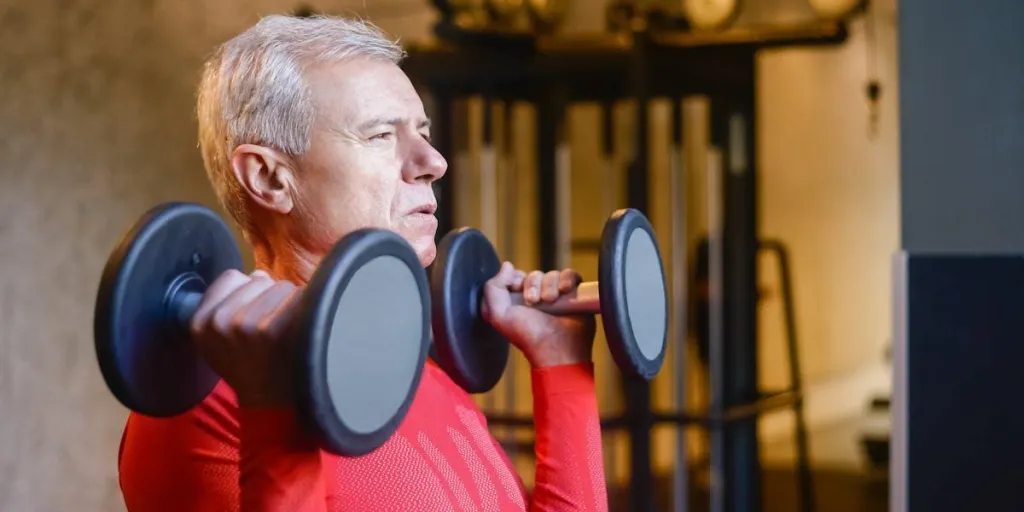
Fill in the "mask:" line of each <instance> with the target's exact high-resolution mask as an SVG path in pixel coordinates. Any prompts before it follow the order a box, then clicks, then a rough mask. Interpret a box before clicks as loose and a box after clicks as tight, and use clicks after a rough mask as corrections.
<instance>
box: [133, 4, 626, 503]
mask: <svg viewBox="0 0 1024 512" xmlns="http://www.w3.org/2000/svg"><path fill="white" fill-rule="evenodd" d="M402 56H403V52H402V50H401V48H400V47H399V46H397V45H396V44H395V43H393V42H392V41H389V40H388V39H386V38H385V37H384V36H383V35H382V34H381V33H380V32H379V31H378V30H377V29H375V28H374V27H373V26H371V25H369V24H366V23H363V22H359V21H353V20H347V19H337V18H327V17H319V18H312V19H299V18H291V17H283V16H270V17H267V18H264V19H263V20H262V21H260V22H259V23H258V24H256V25H255V26H253V27H252V28H250V29H249V30H247V31H245V32H244V33H242V34H240V35H238V36H237V37H235V38H233V39H231V40H230V41H228V42H227V43H225V44H224V45H223V46H221V47H220V48H219V49H218V51H217V52H216V53H215V54H214V55H213V56H212V57H211V59H210V60H209V62H208V63H207V65H206V68H205V73H204V75H203V78H202V83H201V85H200V90H199V96H198V115H199V135H200V146H201V149H202V154H203V159H204V162H205V165H206V169H207V172H208V175H209V177H210V180H211V182H212V184H213V187H214V188H215V190H216V192H217V194H218V196H219V197H220V199H221V201H222V202H223V205H224V207H225V209H226V210H227V211H228V212H229V213H230V214H231V215H232V217H233V218H234V219H235V220H236V221H237V222H238V223H239V225H240V226H241V228H242V231H243V232H244V234H245V238H246V240H247V241H248V243H249V244H250V245H251V246H252V249H253V251H254V254H255V256H256V266H257V270H256V271H255V272H253V273H252V274H250V275H243V274H241V273H237V272H229V273H227V274H225V275H223V276H222V277H220V278H219V279H218V280H217V281H215V282H214V283H213V284H212V285H211V287H210V288H209V290H208V291H207V292H206V294H205V295H204V298H203V302H202V304H201V305H200V307H199V310H198V311H197V312H196V314H195V316H194V318H193V320H192V326H191V327H192V330H193V334H194V337H195V340H196V343H197V344H198V345H199V347H200V350H201V351H202V353H203V355H204V357H205V358H206V360H207V361H208V363H209V364H210V366H211V367H212V368H213V369H214V370H216V371H217V373H218V374H219V375H220V376H221V377H222V378H223V381H222V382H221V383H220V384H219V385H218V386H217V388H216V389H215V391H214V393H213V394H212V395H211V396H210V397H208V398H207V399H206V400H205V401H204V402H203V403H202V404H200V405H199V406H198V407H196V408H194V409H193V410H191V411H190V412H188V413H185V414H182V415H180V416H176V417H173V418H169V419H167V418H165V419H156V418H150V417H146V416H142V415H139V414H135V413H132V414H131V415H130V416H129V418H128V422H127V425H126V428H125V432H124V435H123V437H122V440H121V450H120V454H119V469H120V482H121V488H122V491H123V493H124V498H125V502H126V504H127V507H128V509H129V510H131V511H161V510H166V511H174V512H180V511H185V510H189V511H197V510H200V511H205V510H209V511H218V512H220V511H229V510H239V509H245V510H282V511H284V510H287V511H302V512H304V511H341V510H346V511H347V510H366V511H384V510H395V511H413V510H459V511H475V510H480V511H491V510H606V509H607V496H606V489H605V482H604V469H603V462H602V454H601V444H600V425H599V422H598V415H597V402H596V396H595V392H594V380H593V367H592V363H591V348H592V343H593V337H594V329H595V326H594V320H593V318H587V317H581V318H565V317H563V318H556V317H553V316H549V315H547V314H544V313H541V312H540V311H538V310H535V309H533V308H529V307H524V306H518V305H512V303H511V300H510V292H513V291H521V292H522V293H523V294H524V297H525V299H526V301H527V302H528V303H529V302H540V301H553V300H555V299H556V298H558V297H559V296H560V295H562V294H565V293H568V292H570V291H572V290H573V289H574V288H575V287H576V286H577V285H578V284H579V281H580V279H579V276H578V275H577V274H576V273H575V272H572V271H554V272H547V273H543V272H530V273H525V272H521V271H519V270H516V269H515V268H513V266H512V265H511V264H509V263H506V264H504V266H503V267H502V269H501V271H500V272H499V273H498V275H496V276H495V277H494V278H493V279H492V280H491V281H490V282H489V283H488V285H487V286H486V289H485V299H484V302H485V304H484V310H485V312H484V314H485V318H486V319H487V321H488V322H490V323H491V324H493V325H494V326H495V328H496V329H497V330H498V331H499V332H501V333H503V334H504V335H505V336H507V337H508V338H509V340H510V341H511V342H512V343H513V344H514V345H515V346H516V347H518V348H519V349H520V350H521V351H522V352H523V353H524V355H525V356H526V358H527V360H528V361H529V362H530V364H531V367H532V368H531V379H532V384H533V400H534V421H535V427H536V432H537V445H536V446H537V447H536V451H537V453H536V456H537V467H536V478H535V481H536V483H535V488H534V490H533V493H532V494H528V493H527V492H526V490H525V487H524V485H523V483H522V480H521V479H520V478H519V477H518V476H517V475H516V472H515V470H514V468H513V466H512V465H511V464H510V462H509V460H508V458H507V457H506V456H505V454H504V453H503V452H502V450H501V449H500V447H499V446H498V444H497V443H496V442H495V440H494V439H493V438H492V437H491V436H490V434H489V432H488V430H487V425H486V421H485V418H484V416H483V415H482V414H481V412H480V410H479V409H478V408H477V407H476V405H475V403H474V402H473V400H472V399H471V398H470V397H469V396H468V395H467V394H466V392H464V391H463V390H462V389H460V388H458V387H457V386H456V385H455V384H454V383H453V382H452V381H451V380H450V379H449V378H448V376H447V375H446V374H445V373H444V372H443V371H442V370H440V369H439V368H438V367H437V366H435V365H434V364H433V363H428V365H427V367H426V368H425V370H424V374H423V378H422V381H421V383H420V386H419V389H418V390H417V392H416V396H415V399H414V401H413V403H412V406H411V408H410V410H409V412H408V415H407V416H406V419H405V420H404V422H403V423H402V425H401V426H400V427H399V429H398V430H397V432H396V433H395V434H394V435H393V436H392V437H391V439H389V440H388V441H387V442H386V443H385V444H384V445H383V446H382V447H381V448H380V449H378V450H377V451H375V452H373V453H371V454H369V455H367V456H364V457H356V458H345V457H337V456H334V455H331V454H329V453H326V452H323V451H321V450H320V449H319V448H318V446H317V444H316V440H315V439H313V438H311V437H310V436H309V435H308V434H307V433H306V432H304V430H303V429H302V428H301V427H300V424H299V420H298V418H297V413H296V412H295V410H294V406H293V403H292V397H293V396H294V395H295V393H294V391H293V389H292V386H293V384H292V382H293V379H292V376H291V375H289V373H288V368H287V367H286V366H287V365H282V364H281V361H282V360H284V359H285V358H286V355H285V352H286V351H287V350H288V344H287V340H285V339H283V337H282V336H281V335H280V331H281V326H282V325H285V324H286V323H287V319H288V311H289V308H288V305H289V304H291V303H292V302H291V301H292V300H293V299H294V297H296V296H297V294H298V293H300V291H301V287H302V284H303V283H305V282H306V281H307V280H308V279H309V278H310V276H311V274H312V273H313V270H314V269H315V267H316V265H317V264H318V262H319V260H320V258H321V257H322V255H324V254H325V253H326V252H327V251H328V250H329V248H330V247H331V246H332V245H333V244H334V243H335V242H336V241H337V240H339V239H340V238H341V237H342V236H344V235H345V234H346V233H349V232H351V231H353V230H356V229H359V228H363V227H377V228H386V229H390V230H393V231H394V232H397V233H398V234H400V235H401V236H402V237H403V238H405V239H406V240H407V241H408V242H409V243H410V244H411V245H412V247H413V248H414V249H415V250H416V252H417V254H418V255H419V257H420V260H421V262H422V263H423V265H425V266H426V265H429V264H430V262H431V261H432V260H433V258H434V255H435V247H434V236H435V231H436V229H437V222H436V219H435V217H434V210H435V206H436V205H435V201H434V196H433V193H432V188H431V184H432V183H433V182H434V181H435V180H438V179H440V178H441V177H442V176H443V175H444V173H445V170H446V168H447V163H446V162H445V160H444V158H443V157H442V156H441V155H440V154H439V153H438V152H437V151H436V150H434V148H433V147H432V146H431V144H430V133H429V130H430V123H429V120H428V119H427V117H426V115H425V114H424V109H423V105H422V103H421V101H420V98H419V97H418V95H417V93H416V91H415V90H414V88H413V86H412V84H411V83H410V81H409V79H408V78H407V77H406V76H405V74H404V73H403V72H402V70H401V69H400V68H399V66H398V64H399V62H400V60H401V58H402ZM393 314H396V315H401V314H402V312H401V311H395V312H394V313H393ZM366 341H367V343H372V342H373V340H366Z"/></svg>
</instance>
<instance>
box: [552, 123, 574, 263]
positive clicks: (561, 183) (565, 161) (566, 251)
mask: <svg viewBox="0 0 1024 512" xmlns="http://www.w3.org/2000/svg"><path fill="white" fill-rule="evenodd" d="M570 120H571V117H570V116H569V115H568V112H565V114H564V115H563V118H562V122H561V124H560V125H559V127H558V148H557V149H556V150H555V158H556V160H555V240H556V242H555V247H556V248H555V259H556V260H557V268H559V269H562V268H569V267H570V266H572V141H571V139H570V133H571V130H570V129H569V125H570Z"/></svg>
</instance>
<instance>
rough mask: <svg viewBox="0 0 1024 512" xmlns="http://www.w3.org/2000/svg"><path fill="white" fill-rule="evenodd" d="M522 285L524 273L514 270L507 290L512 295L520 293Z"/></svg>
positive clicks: (524, 279) (524, 282)
mask: <svg viewBox="0 0 1024 512" xmlns="http://www.w3.org/2000/svg"><path fill="white" fill-rule="evenodd" d="M524 284H526V272H523V271H522V270H515V272H514V274H513V276H512V283H511V284H510V285H509V286H508V290H509V291H510V292H513V293H522V292H523V285H524Z"/></svg>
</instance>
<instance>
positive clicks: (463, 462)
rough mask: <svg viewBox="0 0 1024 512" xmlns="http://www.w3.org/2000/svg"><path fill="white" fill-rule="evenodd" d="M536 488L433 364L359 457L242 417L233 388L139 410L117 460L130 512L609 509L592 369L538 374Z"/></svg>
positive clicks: (279, 415)
mask: <svg viewBox="0 0 1024 512" xmlns="http://www.w3.org/2000/svg"><path fill="white" fill-rule="evenodd" d="M531 378H532V385H533V400H534V424H535V428H536V437H537V446H536V456H537V467H536V477H535V485H534V491H533V493H532V495H529V494H527V492H526V489H525V487H524V486H523V483H522V480H521V479H520V478H519V476H518V475H517V474H516V473H515V470H514V468H513V466H512V465H511V463H510V461H509V460H508V458H507V457H506V455H505V453H504V452H503V450H502V449H501V448H500V447H499V446H498V444H497V442H496V441H495V440H494V438H493V437H492V436H491V435H490V433H489V431H488V429H487V423H486V420H485V418H484V416H483V414H481V412H480V410H479V408H477V406H476V404H475V402H473V400H472V399H471V398H470V396H469V395H468V394H466V392H465V391H463V390H462V389H461V388H459V387H458V386H457V385H455V384H454V383H453V382H452V381H451V379H449V378H448V376H447V374H445V373H444V372H443V371H442V370H440V369H439V368H438V367H437V366H435V365H434V364H433V363H432V362H431V363H428V364H427V366H426V368H425V370H424V374H423V378H422V380H421V382H420V386H419V389H418V391H417V393H416V396H415V398H414V400H413V403H412V406H411V407H410V409H409V413H408V415H407V416H406V418H405V420H404V421H403V422H402V424H401V426H400V427H399V429H398V431H397V432H396V433H395V434H394V435H393V436H392V437H391V438H390V439H389V440H388V441H387V442H386V443H385V444H384V445H383V446H382V447H381V448H380V449H378V450H376V451H375V452H373V453H371V454H369V455H367V456H364V457H357V458H345V457H338V456H335V455H332V454H329V453H326V452H323V451H321V450H320V449H319V447H318V446H317V445H316V444H314V442H313V441H312V440H311V439H310V437H309V436H308V435H306V434H305V433H304V432H303V431H302V430H301V429H300V427H299V424H298V420H297V418H296V416H295V415H294V413H292V412H290V411H289V410H248V409H239V407H238V405H237V401H236V398H235V395H234V392H233V391H232V390H231V389H230V388H229V387H228V386H227V385H226V384H224V383H223V382H222V383H220V384H219V385H218V386H217V387H216V389H215V390H214V392H213V393H212V394H211V395H210V396H209V397H208V398H207V399H206V400H205V401H203V402H202V404H200V405H199V406H197V407H196V408H194V409H193V410H191V411H189V412H187V413H185V414H182V415H180V416H176V417H173V418H164V419H156V418H150V417H146V416H142V415H139V414H135V413H131V414H130V415H129V417H128V422H127V425H126V427H125V431H124V435H123V436H122V439H121V449H120V453H119V455H118V464H119V469H120V481H121V490H122V493H123V494H124V499H125V504H126V505H127V508H128V510H130V511H132V512H162V511H167V512H183V511H211V512H212V511H217V512H224V511H232V510H246V511H249V510H254V511H256V510H258V511H294V512H328V511H330V512H335V511H342V510H344V511H374V512H383V511H401V512H410V511H420V510H422V511H435V510H438V511H441V510H444V511H449V510H451V511H465V512H471V511H497V510H531V511H534V510H537V511H539V510H548V511H568V510H587V511H606V510H607V508H608V504H607V491H606V487H605V480H604V463H603V458H602V454H601V439H600V438H601V436H600V424H599V422H598V413H597V400H596V395H595V391H594V377H593V367H592V365H567V366H559V367H551V368H544V369H537V370H532V374H531Z"/></svg>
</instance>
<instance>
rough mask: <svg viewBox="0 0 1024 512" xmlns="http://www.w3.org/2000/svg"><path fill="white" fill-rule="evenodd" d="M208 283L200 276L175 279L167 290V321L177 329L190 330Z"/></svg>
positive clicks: (185, 276)
mask: <svg viewBox="0 0 1024 512" xmlns="http://www.w3.org/2000/svg"><path fill="white" fill-rule="evenodd" d="M205 291H206V283H204V282H203V280H202V279H200V278H199V277H198V276H195V275H184V276H181V277H179V278H178V279H175V281H174V282H173V283H171V286H170V287H169V288H168V290H167V298H166V301H167V302H166V307H167V310H166V311H167V313H166V314H167V317H166V318H167V319H168V320H169V321H170V322H171V323H173V324H174V325H176V326H177V327H179V328H181V329H184V330H185V332H188V330H189V323H190V322H191V321H192V317H193V316H194V315H195V314H196V310H198V309H199V303H200V302H202V301H203V292H205Z"/></svg>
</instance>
